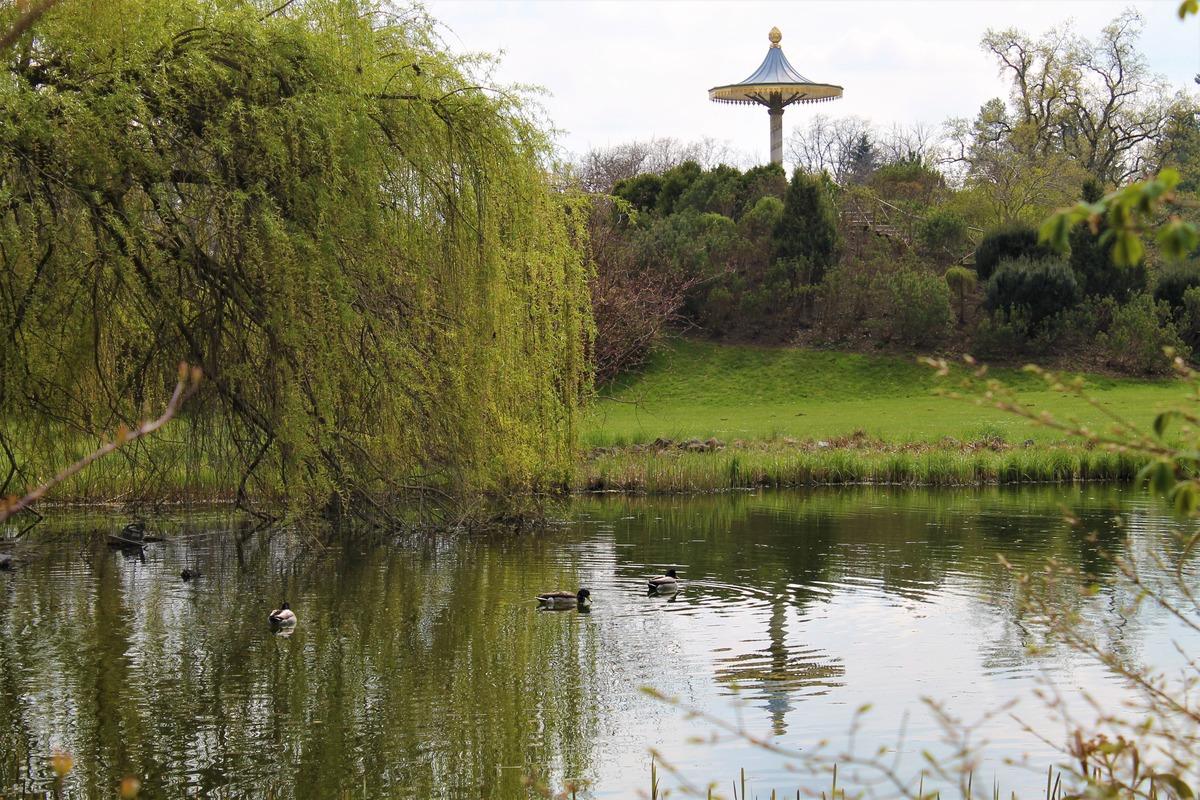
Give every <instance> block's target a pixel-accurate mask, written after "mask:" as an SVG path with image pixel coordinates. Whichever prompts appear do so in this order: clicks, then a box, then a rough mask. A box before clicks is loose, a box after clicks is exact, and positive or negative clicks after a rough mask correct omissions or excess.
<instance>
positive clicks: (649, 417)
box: [582, 341, 1187, 447]
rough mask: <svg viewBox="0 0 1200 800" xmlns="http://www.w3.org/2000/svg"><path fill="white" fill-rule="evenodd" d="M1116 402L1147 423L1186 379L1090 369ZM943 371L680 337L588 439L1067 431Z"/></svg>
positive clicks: (1020, 437)
mask: <svg viewBox="0 0 1200 800" xmlns="http://www.w3.org/2000/svg"><path fill="white" fill-rule="evenodd" d="M994 374H996V375H997V376H998V377H1001V378H1003V379H1004V380H1006V381H1008V382H1009V383H1011V384H1012V385H1015V386H1018V387H1021V388H1023V389H1025V390H1026V391H1025V392H1023V396H1024V397H1025V398H1027V400H1028V401H1029V402H1030V403H1031V404H1033V405H1034V406H1035V407H1036V408H1039V409H1044V410H1047V411H1050V412H1051V413H1053V414H1055V415H1056V416H1061V417H1076V418H1079V419H1081V420H1084V421H1087V422H1089V423H1090V424H1093V425H1102V424H1103V421H1102V419H1101V418H1100V415H1099V413H1098V412H1096V411H1095V410H1094V409H1091V408H1089V407H1087V406H1086V405H1084V404H1083V403H1081V402H1080V401H1078V400H1076V399H1075V398H1071V397H1066V396H1063V395H1061V394H1057V393H1053V392H1049V391H1047V390H1045V389H1044V388H1042V386H1043V384H1042V382H1041V380H1040V379H1038V378H1036V377H1034V376H1030V375H1026V374H1024V373H1022V372H1021V371H1019V370H1016V369H1007V370H997V371H996V372H995V373H994ZM1088 382H1089V385H1090V386H1091V387H1092V389H1093V392H1092V393H1093V396H1095V397H1096V398H1097V399H1098V400H1100V401H1101V402H1102V403H1104V404H1105V406H1106V407H1107V408H1108V409H1110V410H1111V411H1113V412H1116V413H1118V414H1121V415H1123V416H1126V417H1127V418H1129V419H1130V420H1132V421H1134V422H1137V423H1144V424H1148V423H1149V422H1150V420H1151V418H1152V417H1153V415H1154V413H1155V412H1156V410H1158V409H1160V408H1161V407H1162V406H1163V405H1164V404H1170V403H1173V402H1176V401H1178V400H1180V399H1181V398H1182V397H1183V396H1184V395H1185V393H1186V392H1187V389H1186V388H1185V387H1184V386H1183V385H1181V384H1180V383H1178V382H1175V381H1169V380H1168V381H1139V380H1134V379H1116V378H1110V377H1103V376H1088ZM936 385H938V381H937V379H936V378H935V376H934V375H933V371H932V370H931V369H929V368H928V367H926V366H924V365H921V364H918V363H917V362H916V360H915V359H908V358H903V357H897V356H867V355H858V354H852V353H835V352H828V351H814V350H801V349H797V348H782V347H752V346H740V345H719V344H712V343H708V342H695V341H677V342H675V343H673V344H672V345H671V346H670V347H669V348H667V349H665V350H664V351H663V352H661V353H659V354H658V355H657V356H656V357H655V358H654V359H653V360H652V361H651V363H650V364H649V365H648V367H647V368H646V369H645V370H644V371H643V372H642V373H641V374H639V375H636V376H632V377H629V378H626V379H624V380H622V381H620V382H619V383H618V384H616V385H614V386H612V387H609V388H608V389H607V390H605V391H604V392H603V393H602V394H601V397H600V398H599V400H598V401H597V402H596V403H595V405H594V406H593V407H592V408H591V409H590V410H589V412H588V416H587V420H586V422H585V425H584V430H583V436H582V443H583V445H584V446H585V447H608V446H613V445H628V444H636V443H641V442H649V441H653V440H654V439H655V438H656V437H660V436H662V437H667V438H672V439H685V438H691V437H697V438H701V439H706V438H708V437H710V436H715V437H717V438H718V439H722V440H725V441H732V440H736V439H744V440H761V439H773V438H779V437H793V438H796V439H802V440H803V439H822V438H832V437H837V436H841V435H845V434H849V433H852V432H854V431H856V430H862V431H864V432H865V433H867V434H868V435H870V436H872V437H876V438H879V439H884V440H887V441H891V442H933V441H936V440H938V439H940V438H941V437H943V436H953V437H955V438H957V439H963V440H970V439H977V438H984V437H991V436H995V435H1000V436H1002V437H1003V438H1004V439H1005V440H1006V441H1008V442H1013V443H1019V442H1021V441H1024V440H1025V439H1034V440H1035V441H1037V442H1039V443H1041V442H1052V441H1057V440H1059V439H1060V438H1061V437H1060V436H1059V435H1058V434H1056V433H1054V432H1052V431H1047V430H1044V429H1041V428H1038V427H1037V426H1034V425H1030V424H1028V423H1026V422H1024V421H1023V420H1020V419H1018V418H1016V417H1013V416H1011V415H1008V414H1004V413H1002V412H1000V411H996V410H992V409H983V408H978V407H976V406H974V405H971V404H968V403H964V402H962V401H955V400H950V399H946V398H941V397H936V396H934V395H933V394H932V391H933V389H934V387H935V386H936Z"/></svg>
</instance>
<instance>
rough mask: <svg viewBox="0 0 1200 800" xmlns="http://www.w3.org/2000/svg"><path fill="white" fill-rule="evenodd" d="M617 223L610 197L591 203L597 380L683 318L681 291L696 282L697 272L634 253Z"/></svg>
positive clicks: (642, 353) (631, 360)
mask: <svg viewBox="0 0 1200 800" xmlns="http://www.w3.org/2000/svg"><path fill="white" fill-rule="evenodd" d="M620 224H621V223H620V222H619V220H618V215H617V214H616V213H614V209H613V207H612V203H611V202H609V201H607V200H605V199H602V200H601V201H599V202H597V203H596V205H595V206H593V208H592V214H591V217H590V219H589V224H588V243H589V248H590V250H591V256H592V259H593V261H594V262H595V264H596V274H595V276H594V277H593V278H592V280H591V281H590V285H591V291H592V315H593V317H594V318H595V321H596V336H595V338H594V341H593V348H594V349H593V352H592V362H593V363H594V364H595V368H596V383H597V384H604V383H606V382H607V381H610V380H612V379H613V378H614V377H616V376H617V375H619V374H621V373H622V372H627V371H629V370H630V369H634V368H636V367H638V366H640V365H641V364H642V363H643V362H644V361H645V359H646V356H648V355H649V354H650V353H651V352H652V351H653V350H654V348H655V346H657V345H658V344H659V342H661V341H662V338H663V336H664V335H665V334H666V331H667V327H668V325H671V324H674V323H679V322H682V321H683V318H682V316H681V314H680V311H681V309H682V308H683V303H684V300H685V299H686V297H687V293H688V292H689V291H690V290H691V289H693V288H694V287H695V286H697V285H698V284H699V282H700V278H699V276H696V275H686V274H683V273H682V272H679V271H677V270H673V269H670V268H668V267H666V266H664V265H663V264H660V263H646V262H645V261H644V260H641V259H638V258H637V257H636V256H635V254H634V252H633V246H632V244H631V243H630V241H629V239H628V237H626V236H624V235H622V232H621V230H620V227H619V226H620Z"/></svg>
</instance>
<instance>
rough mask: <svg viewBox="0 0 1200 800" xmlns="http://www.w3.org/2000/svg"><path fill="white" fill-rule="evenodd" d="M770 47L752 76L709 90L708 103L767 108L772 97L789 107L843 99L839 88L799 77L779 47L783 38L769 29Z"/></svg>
mask: <svg viewBox="0 0 1200 800" xmlns="http://www.w3.org/2000/svg"><path fill="white" fill-rule="evenodd" d="M768 38H769V39H770V40H771V47H770V49H768V50H767V57H766V58H764V59H763V62H762V64H760V65H759V67H758V69H756V70H755V71H754V73H753V74H752V75H751V76H750V77H748V78H746V79H745V80H744V81H741V82H739V83H730V84H727V85H725V86H714V87H713V88H711V89H709V90H708V99H709V100H712V101H713V102H715V103H757V104H759V105H764V106H769V105H771V103H772V99H773V98H772V95H778V96H779V97H778V101H779V102H781V103H782V105H785V106H789V105H791V104H792V103H818V102H821V101H823V100H836V99H838V98H839V97H841V96H842V87H841V86H836V85H834V84H831V83H816V82H814V81H810V80H809V79H808V78H806V77H804V76H803V75H801V74H800V72H799V70H797V69H796V68H795V67H793V66H792V64H791V62H790V61H788V60H787V56H785V55H784V54H783V48H781V47H780V46H779V41H780V39H782V38H783V34H781V33H780V32H779V28H772V29H771V33H770V34H769V35H768Z"/></svg>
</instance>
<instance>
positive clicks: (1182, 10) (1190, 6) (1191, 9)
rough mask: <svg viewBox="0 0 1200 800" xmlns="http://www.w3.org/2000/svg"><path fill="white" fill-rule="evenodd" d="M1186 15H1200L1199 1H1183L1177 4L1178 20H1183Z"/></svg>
mask: <svg viewBox="0 0 1200 800" xmlns="http://www.w3.org/2000/svg"><path fill="white" fill-rule="evenodd" d="M1188 14H1200V0H1183V2H1182V3H1180V4H1179V18H1180V19H1183V18H1184V17H1186V16H1187V15H1188Z"/></svg>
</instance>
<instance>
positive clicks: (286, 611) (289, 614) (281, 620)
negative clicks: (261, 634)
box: [267, 602, 296, 628]
mask: <svg viewBox="0 0 1200 800" xmlns="http://www.w3.org/2000/svg"><path fill="white" fill-rule="evenodd" d="M267 621H268V622H270V623H271V624H272V625H274V626H276V627H279V628H290V627H291V626H293V625H295V624H296V613H295V612H294V611H292V607H291V606H289V605H288V604H287V603H286V602H285V603H283V604H281V605H280V606H279V608H277V609H275V610H274V611H272V612H271V616H269V617H267Z"/></svg>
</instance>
